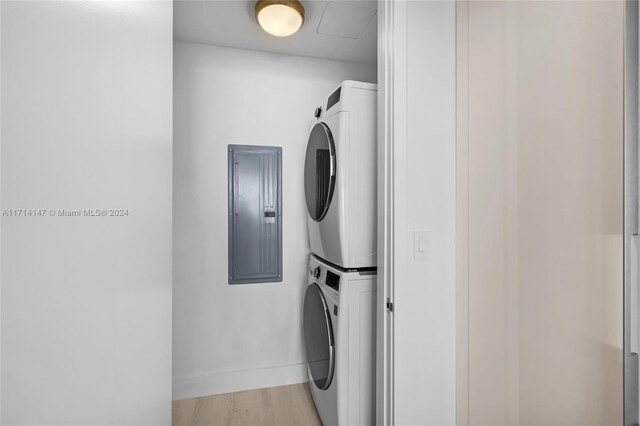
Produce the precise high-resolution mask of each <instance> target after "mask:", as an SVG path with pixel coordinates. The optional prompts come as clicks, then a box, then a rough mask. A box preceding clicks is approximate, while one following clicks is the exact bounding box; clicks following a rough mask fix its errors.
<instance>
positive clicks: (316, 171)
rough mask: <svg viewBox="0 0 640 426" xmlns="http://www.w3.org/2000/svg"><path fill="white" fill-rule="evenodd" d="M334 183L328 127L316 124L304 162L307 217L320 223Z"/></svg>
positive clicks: (333, 164)
mask: <svg viewBox="0 0 640 426" xmlns="http://www.w3.org/2000/svg"><path fill="white" fill-rule="evenodd" d="M335 183H336V151H335V146H334V144H333V136H331V130H329V126H327V125H326V124H324V123H317V124H316V125H315V126H313V129H311V134H310V135H309V142H307V155H306V159H305V162H304V193H305V198H306V200H307V211H308V212H309V216H311V218H312V219H313V220H315V221H316V222H320V221H321V220H322V219H323V218H324V217H325V215H326V214H327V211H329V206H330V205H331V198H332V197H333V188H334V186H335Z"/></svg>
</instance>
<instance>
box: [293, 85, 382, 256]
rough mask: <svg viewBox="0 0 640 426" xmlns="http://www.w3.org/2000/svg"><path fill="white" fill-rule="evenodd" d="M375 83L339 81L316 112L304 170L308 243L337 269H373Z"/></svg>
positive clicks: (375, 182)
mask: <svg viewBox="0 0 640 426" xmlns="http://www.w3.org/2000/svg"><path fill="white" fill-rule="evenodd" d="M376 96H377V85H375V84H370V83H361V82H357V81H345V82H343V83H342V84H341V85H340V87H338V88H337V89H336V90H335V91H334V92H333V93H332V94H331V95H330V96H329V97H328V98H327V100H326V103H325V104H324V107H323V108H317V109H316V120H315V121H314V123H313V126H312V128H311V133H310V135H309V141H308V143H307V154H306V159H305V168H304V186H305V198H306V202H307V212H308V224H309V226H308V227H309V242H310V246H311V251H312V252H313V253H314V254H316V255H318V256H319V257H320V258H322V259H325V260H328V261H329V262H331V263H334V264H336V265H339V266H341V267H343V268H363V267H371V266H376V255H377V249H376V247H377V241H376V226H377V219H376V218H377V205H376V199H377V194H376V191H377V187H378V185H377V174H376V170H377V161H378V160H377V139H376V135H377V131H376V122H377V120H376V114H377V109H376V105H377V100H376Z"/></svg>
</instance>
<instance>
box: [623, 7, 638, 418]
mask: <svg viewBox="0 0 640 426" xmlns="http://www.w3.org/2000/svg"><path fill="white" fill-rule="evenodd" d="M638 55H639V54H638V1H637V0H626V1H625V4H624V293H623V299H624V300H623V309H624V323H623V324H624V325H623V328H624V342H623V346H624V350H623V354H624V355H623V363H624V374H623V381H624V398H623V404H624V424H625V425H629V426H631V425H637V424H638V421H639V412H638V403H639V401H638V398H639V392H638V381H639V377H638V374H639V369H638V352H639V347H638V346H639V342H638V341H639V337H640V336H639V330H638V320H639V315H638V310H639V288H638V287H639V285H638V279H639V275H638V265H639V259H638V248H639V247H638V244H639V241H638V198H639V194H638V186H639V184H638V162H639V157H638V77H639V75H638Z"/></svg>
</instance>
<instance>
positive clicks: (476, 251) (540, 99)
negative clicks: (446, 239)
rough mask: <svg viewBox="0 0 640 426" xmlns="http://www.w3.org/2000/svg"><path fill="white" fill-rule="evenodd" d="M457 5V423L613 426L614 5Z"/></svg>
mask: <svg viewBox="0 0 640 426" xmlns="http://www.w3.org/2000/svg"><path fill="white" fill-rule="evenodd" d="M459 6H460V7H459V10H458V13H459V16H458V43H459V44H458V49H459V51H458V54H459V62H458V63H459V68H458V88H459V91H460V95H459V96H460V97H459V101H460V102H459V105H458V106H459V110H458V117H459V126H461V127H459V139H458V152H459V153H461V155H463V156H464V157H461V158H459V164H460V165H462V166H463V167H461V168H459V173H460V174H459V180H460V182H464V184H460V185H461V186H460V187H459V188H461V189H462V190H463V191H464V196H463V197H462V198H460V199H459V202H460V206H459V209H458V211H459V215H460V216H459V218H458V220H459V224H462V225H463V226H460V227H459V229H462V230H464V233H463V234H462V235H460V237H461V239H462V240H463V241H464V244H467V245H468V249H467V250H466V251H465V252H464V253H462V252H461V253H460V254H459V258H458V268H459V269H458V270H459V271H464V273H463V274H461V276H464V278H461V281H459V291H460V295H461V297H460V298H459V300H460V301H462V303H461V304H460V305H459V309H462V310H463V312H465V313H466V315H467V318H466V321H465V322H463V323H461V324H460V325H459V333H463V334H464V336H462V338H461V339H459V341H462V342H466V344H467V345H468V347H466V348H465V347H462V350H463V351H464V352H465V353H464V356H465V357H466V359H465V360H463V361H462V362H460V363H459V368H460V370H459V371H460V372H462V374H463V377H462V384H463V385H464V386H465V388H464V389H465V390H466V391H467V392H466V396H463V397H461V398H460V401H459V402H460V403H461V404H460V407H459V411H458V413H459V417H460V418H462V419H464V421H465V422H468V424H471V425H489V424H490V425H614V424H621V423H622V414H623V172H624V169H623V145H624V144H623V90H624V85H623V57H624V56H623V28H624V26H623V23H624V3H623V2H615V1H585V2H581V1H551V2H544V1H470V2H461V3H460V4H459ZM464 361H466V362H464ZM465 369H467V370H466V371H465ZM464 382H466V383H464Z"/></svg>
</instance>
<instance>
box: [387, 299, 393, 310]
mask: <svg viewBox="0 0 640 426" xmlns="http://www.w3.org/2000/svg"><path fill="white" fill-rule="evenodd" d="M387 311H389V312H393V303H392V302H391V299H389V298H388V297H387Z"/></svg>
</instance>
